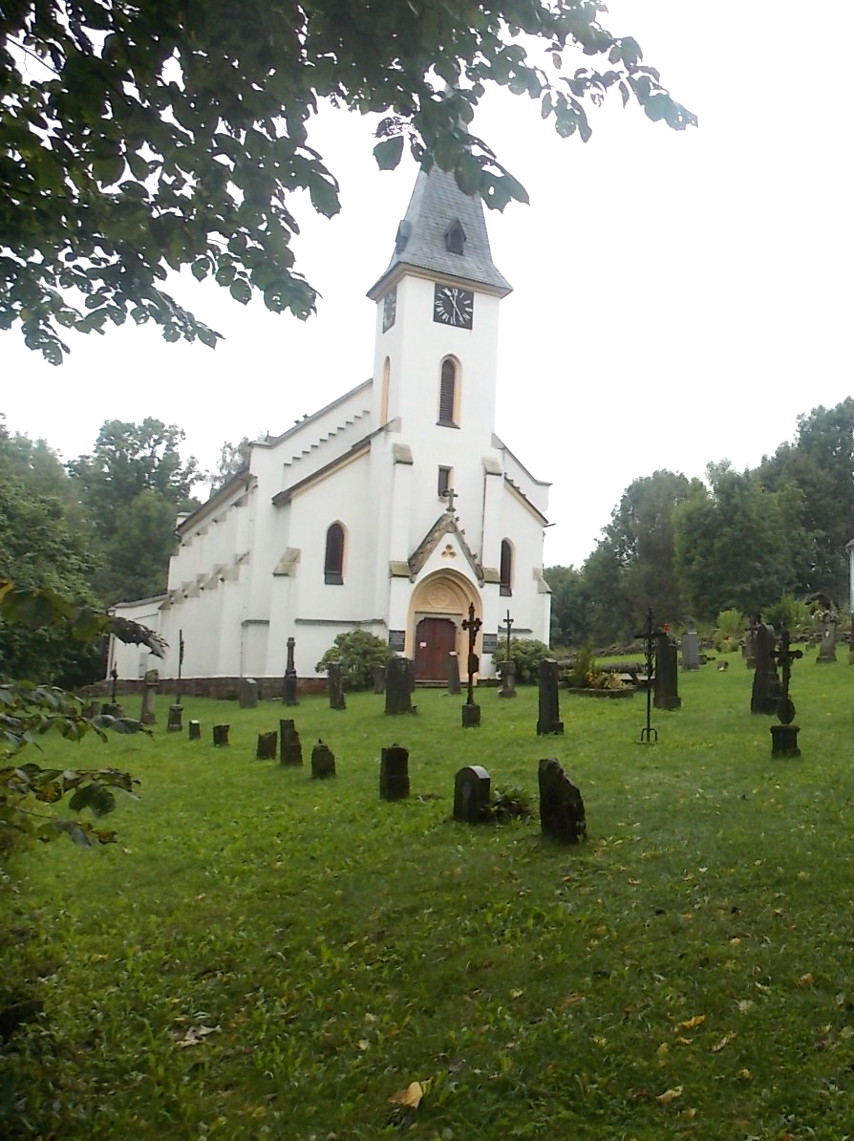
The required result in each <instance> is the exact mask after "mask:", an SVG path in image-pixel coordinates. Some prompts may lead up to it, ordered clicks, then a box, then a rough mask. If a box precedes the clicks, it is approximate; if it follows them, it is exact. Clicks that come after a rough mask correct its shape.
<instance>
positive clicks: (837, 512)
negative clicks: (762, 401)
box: [758, 396, 854, 602]
mask: <svg viewBox="0 0 854 1141" xmlns="http://www.w3.org/2000/svg"><path fill="white" fill-rule="evenodd" d="M758 474H759V477H760V478H761V479H762V481H763V483H764V484H765V486H766V487H768V488H769V489H771V490H779V489H781V488H783V487H785V486H787V485H789V484H794V485H795V486H797V487H799V488H800V489H801V491H802V492H803V496H804V515H803V519H804V526H805V527H806V529H807V531H809V533H810V538H811V542H812V545H813V550H812V554H811V557H810V558H809V559H807V560H805V563H804V566H803V573H802V575H801V576H800V578H799V581H798V583H797V588H798V590H799V591H800V593H802V594H805V593H807V592H809V591H818V590H820V591H823V592H824V593H826V594H829V595H830V596H831V597H832V598H834V599H835V600H837V601H838V602H842V601H843V600H844V599H847V595H848V569H847V560H846V556H845V544H846V543H847V542H848V540H849V539H850V538H851V536H852V534H854V398H852V397H850V396H849V397H848V398H847V399H845V400H843V401H842V402H841V403H840V404H837V405H835V407H833V408H824V407H822V406H819V407H818V408H813V410H812V412H810V414H809V415H808V416H807V415H802V416H799V417H798V431H797V436H796V438H795V441H794V443H785V444H781V445H780V447H779V448H778V449H777V451H776V452H775V453H774V455H773V456H771V457H767V456H766V457H764V458H763V460H762V463H761V464H760V466H759V469H758Z"/></svg>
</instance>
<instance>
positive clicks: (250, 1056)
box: [0, 653, 854, 1141]
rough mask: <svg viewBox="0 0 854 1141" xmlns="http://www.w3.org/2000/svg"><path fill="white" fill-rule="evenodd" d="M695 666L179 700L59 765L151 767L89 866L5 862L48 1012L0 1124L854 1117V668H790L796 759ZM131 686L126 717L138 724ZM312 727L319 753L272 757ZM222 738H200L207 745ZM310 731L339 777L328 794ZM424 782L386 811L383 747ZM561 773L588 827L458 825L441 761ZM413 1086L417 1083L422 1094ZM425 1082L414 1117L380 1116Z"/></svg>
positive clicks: (615, 1128) (209, 1133)
mask: <svg viewBox="0 0 854 1141" xmlns="http://www.w3.org/2000/svg"><path fill="white" fill-rule="evenodd" d="M730 661H731V665H730V669H729V671H728V672H726V673H718V672H717V671H715V669H714V666H706V667H704V669H703V670H701V671H700V672H699V673H692V674H680V676H679V686H680V695H681V697H682V699H683V708H682V709H681V710H679V711H677V712H670V713H665V712H657V711H655V710H653V725H654V726H655V727H656V728H657V729H658V733H659V739H658V742H657V743H656V744H654V745H650V746H645V745H641V744H639V743H638V738H639V734H640V730H641V728H642V727H643V725H644V723H645V713H646V702H645V697H644V696H643V695H642V694H638V695H637V696H636V697H635V698H634V699H632V700H624V701H606V700H593V699H589V698H585V697H581V696H569V695H566V694H562V695H561V715H562V718H563V721H564V723H565V726H566V731H565V735H564V736H563V737H549V738H539V739H538V738H537V737H536V734H535V725H536V720H537V694H536V690H535V689H533V688H530V689H522V690H520V692H519V696H518V698H517V699H516V700H514V701H503V700H501V699H499V697H498V693H497V690H494V689H481V690H479V691H478V694H477V700H478V702H479V704H480V705H481V708H482V711H483V723H482V725H481V726H480V727H479V728H472V729H463V728H462V727H461V724H460V707H461V701H462V700H463V699H464V696H465V695H464V694H463V697H462V698H457V697H450V696H447V695H446V694H444V693H443V692H441V691H434V690H428V691H418V693H417V694H416V695H415V700H416V701H417V705H418V712H417V714H416V715H415V716H411V717H410V716H402V717H396V718H389V717H386V715H385V714H384V703H383V701H384V699H383V698H382V697H375V696H373V695H371V694H351V695H348V698H347V702H348V707H347V709H346V711H340V712H339V711H336V712H333V711H330V710H329V708H328V703H327V702H326V700H325V699H324V698H321V697H316V698H304V699H303V700H302V701H301V704H300V705H299V707H298V708H296V709H292V710H283V709H282V706H281V705H280V703H278V702H264V703H262V704H261V705H260V706H259V707H258V708H257V709H254V710H241V709H239V708H237V706H236V704H235V703H233V702H229V703H226V702H220V703H215V702H210V701H203V700H191V699H186V700H185V708H184V725H185V727H186V724H187V722H188V720H189V719H190V718H191V717H196V718H199V719H200V721H201V722H202V740H201V741H200V742H192V741H189V740H188V739H187V736H186V730H185V732H184V733H183V734H167V733H166V731H165V725H166V710H167V705H168V703H169V702H170V700H171V699H170V698H168V697H166V696H160V697H158V699H157V702H158V704H157V719H158V723H157V728H156V732H155V736H154V737H153V738H150V739H149V738H144V737H129V738H118V739H113V740H111V742H110V744H109V746H102V745H100V744H98V743H97V742H94V743H92V744H91V745H90V744H88V743H87V744H85V745H84V746H74V745H72V744H70V743H68V742H64V741H62V740H60V739H57V740H50V739H45V741H44V753H43V754H42V755H41V756H38V755H37V756H36V757H34V758H33V759H38V760H39V761H40V763H43V764H44V763H53V762H57V763H59V764H68V765H71V764H78V765H80V764H83V763H84V761H85V763H86V764H112V765H115V766H117V767H120V768H123V769H128V770H130V771H131V772H133V773H134V775H135V776H137V777H138V778H139V780H140V786H139V794H140V799H139V800H138V801H132V800H129V799H127V798H125V799H123V800H122V801H121V802H120V804H119V806H118V809H117V811H116V812H115V814H114V815H113V817H112V818H110V826H111V827H115V828H116V829H117V830H118V834H119V842H118V844H115V845H110V846H106V847H101V848H98V849H94V850H91V851H83V850H80V849H78V848H74V847H73V846H72V845H71V844H67V843H55V844H52V845H48V846H42V847H39V848H36V849H29V850H25V851H22V852H20V853H19V854H17V855H15V856H14V858H13V859H12V861H11V863H10V864H9V865H8V867H7V871H8V872H9V878H8V879H7V881H6V883H5V885H4V886H3V888H2V892H3V897H4V898H3V900H2V904H3V912H2V914H3V916H4V918H3V920H2V930H0V939H2V954H3V962H4V971H3V979H2V983H0V988H2V991H1V992H0V998H2V1002H0V1006H3V1005H6V1004H7V1003H8V1002H9V1001H10V999H11V997H12V996H15V995H18V996H19V997H35V998H37V999H38V1000H39V1001H40V1002H41V1003H42V1004H43V1011H42V1014H41V1016H40V1018H39V1019H37V1020H35V1021H33V1022H30V1023H27V1024H26V1025H24V1026H23V1027H21V1028H20V1029H19V1030H18V1031H17V1032H16V1033H15V1034H14V1036H13V1037H12V1038H11V1039H10V1040H9V1041H8V1042H6V1043H5V1045H0V1121H2V1122H3V1126H2V1130H0V1132H2V1134H3V1136H4V1138H19V1137H20V1138H43V1139H47V1138H57V1139H61V1141H77V1139H79V1141H92V1139H93V1138H98V1139H104V1141H124V1139H125V1138H128V1139H131V1138H134V1139H137V1138H151V1139H155V1141H163V1139H165V1138H169V1139H170V1141H172V1139H183V1138H187V1139H189V1138H193V1139H196V1138H200V1137H221V1138H223V1139H224V1141H243V1139H247V1141H248V1139H250V1138H263V1137H270V1138H281V1139H287V1141H310V1139H316V1141H325V1139H328V1138H336V1139H338V1141H349V1139H357V1138H359V1139H360V1138H376V1137H381V1136H386V1135H388V1136H397V1135H399V1134H402V1133H411V1135H412V1136H413V1137H415V1138H418V1137H421V1138H435V1139H442V1141H452V1139H456V1141H473V1139H478V1141H480V1139H495V1141H498V1139H502V1141H503V1139H505V1138H516V1137H519V1138H540V1139H542V1138H581V1139H582V1141H583V1139H587V1138H597V1139H599V1138H601V1139H603V1141H605V1139H617V1138H626V1139H628V1138H635V1139H637V1141H653V1139H655V1141H661V1139H662V1138H677V1137H687V1138H697V1139H698V1141H738V1139H745V1141H746V1139H748V1138H749V1139H754V1141H758V1139H763V1141H764V1139H766V1138H767V1139H772V1138H773V1139H782V1138H791V1139H798V1141H802V1139H805V1138H819V1139H826V1141H830V1139H833V1141H839V1139H841V1138H843V1137H845V1136H847V1135H849V1134H850V1133H851V1128H852V1126H851V1122H852V1108H851V1107H852V1104H854V1103H852V1097H854V898H853V897H854V869H852V844H851V824H850V821H851V815H852V798H854V766H852V764H851V729H850V724H851V716H852V699H851V692H852V687H854V669H851V668H849V667H848V666H847V664H845V662H844V661H842V660H841V661H840V662H839V663H837V664H835V665H821V666H819V665H816V664H815V662H814V654H812V653H811V654H810V656H808V657H807V658H805V659H804V660H803V661H802V662H798V663H797V664H796V666H795V668H794V671H793V686H792V695H793V697H794V700H795V703H796V705H797V707H798V713H797V718H796V720H797V722H798V724H799V725H800V726H801V734H800V744H801V748H802V750H803V755H802V756H801V757H800V758H797V759H790V760H774V759H772V758H771V737H770V733H769V728H770V725H771V724H772V723H773V719H772V718H770V717H766V716H757V715H751V714H750V712H749V706H750V689H751V678H752V675H751V674H750V673H749V672H748V671H747V670H746V669H745V668H744V667H743V665H742V664H741V661H740V659H738V658H735V657H733V658H731V659H730ZM137 702H138V699H137V698H134V699H132V701H131V699H128V701H127V708H128V710H130V711H131V712H136V708H137ZM283 715H287V716H293V717H294V719H295V721H296V725H297V729H298V730H299V732H300V735H301V738H302V743H303V751H304V754H305V758H306V764H305V767H304V768H302V769H293V768H283V767H281V766H279V765H278V764H277V763H276V762H270V761H257V760H255V757H254V754H255V744H256V738H257V734H258V732H260V731H262V730H266V729H273V728H277V727H278V719H279V717H280V716H283ZM218 721H227V722H229V723H230V725H231V738H230V739H231V744H230V746H229V747H228V748H227V749H214V748H213V746H212V745H211V744H210V739H211V726H212V725H213V724H214V723H216V722H218ZM320 736H322V737H323V739H324V740H325V741H326V742H327V743H328V744H329V745H330V747H331V748H332V751H333V752H334V754H335V758H336V765H337V770H338V775H337V777H336V778H335V779H334V780H331V781H328V782H314V781H312V780H310V779H309V777H310V765H309V755H310V750H311V745H312V743H313V742H315V741H316V740H317V738H318V737H320ZM395 742H397V743H400V744H402V745H406V746H407V747H408V748H409V749H410V775H411V781H412V794H413V795H412V797H411V798H410V799H409V800H408V801H404V802H398V803H391V804H389V803H384V802H380V801H379V799H378V770H379V755H380V749H381V748H382V747H383V746H385V745H390V744H392V743H395ZM546 756H556V757H557V758H558V759H559V760H560V761H561V763H562V764H563V765H564V767H565V769H566V771H567V773H568V774H569V775H570V776H571V777H572V778H573V779H574V780H575V781H576V783H577V784H578V785H579V787H580V789H581V791H582V794H583V797H584V801H585V806H586V810H587V821H588V830H589V839H588V841H587V842H586V844H584V845H581V846H579V847H575V848H560V847H556V846H554V845H553V844H551V843H547V842H544V841H543V840H542V839H541V838H540V833H539V823H538V820H537V818H536V815H535V816H534V817H533V818H532V819H530V820H528V821H517V822H514V823H511V824H507V825H502V826H494V825H482V826H478V827H470V826H465V825H461V824H455V823H453V822H452V821H451V820H450V816H451V812H452V806H453V784H454V774H455V772H456V770H457V769H458V768H459V767H461V766H462V765H463V764H467V763H474V764H481V765H484V766H485V767H486V768H487V769H488V770H489V772H490V774H491V776H492V781H493V787H495V786H496V785H497V786H499V787H504V788H506V787H509V786H516V787H521V788H524V789H526V790H527V791H528V792H529V793H530V794H531V795H532V797H533V800H534V808H535V810H536V793H537V778H536V772H537V761H538V759H539V758H541V757H546ZM415 1082H417V1083H419V1086H420V1090H419V1088H416V1087H415V1086H412V1085H411V1083H415ZM407 1089H409V1092H410V1100H411V1101H412V1102H416V1101H417V1100H418V1095H419V1092H420V1094H421V1100H420V1104H418V1105H417V1108H416V1107H415V1106H414V1105H410V1106H406V1105H402V1104H397V1103H395V1102H394V1101H392V1100H391V1099H393V1098H394V1097H395V1096H396V1095H398V1094H402V1091H405V1090H407Z"/></svg>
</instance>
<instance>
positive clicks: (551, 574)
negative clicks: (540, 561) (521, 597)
mask: <svg viewBox="0 0 854 1141" xmlns="http://www.w3.org/2000/svg"><path fill="white" fill-rule="evenodd" d="M544 576H545V580H546V582H547V583H548V584H549V586H550V587H551V592H552V620H551V634H550V639H551V644H552V645H553V646H580V645H583V643H584V642H586V641H587V639H588V638H589V637H590V615H589V613H588V611H589V606H590V599H589V590H588V586H587V582H586V580H585V577H584V572H583V571H581V570H578V569H576V568H575V567H573V566H569V567H563V566H554V567H546V569H545V571H544Z"/></svg>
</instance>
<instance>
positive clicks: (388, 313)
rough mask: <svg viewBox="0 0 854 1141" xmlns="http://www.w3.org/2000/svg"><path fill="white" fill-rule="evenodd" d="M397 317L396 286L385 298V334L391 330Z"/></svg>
mask: <svg viewBox="0 0 854 1141" xmlns="http://www.w3.org/2000/svg"><path fill="white" fill-rule="evenodd" d="M396 316H397V286H396V285H395V286H394V287H393V288H392V289H390V290H389V291H388V293H387V294H386V295H385V297H384V298H383V332H386V330H387V329H390V328H391V327H392V325H393V324H394V319H395V317H396Z"/></svg>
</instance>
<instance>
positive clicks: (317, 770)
mask: <svg viewBox="0 0 854 1141" xmlns="http://www.w3.org/2000/svg"><path fill="white" fill-rule="evenodd" d="M311 775H312V778H313V779H314V780H328V779H329V777H334V776H335V756H334V754H333V752H332V750H331V749H330V748H329V746H328V745H326V744H324V742H323V741H320V740H318V742H317V744H316V745H315V746H314V748H313V749H312V750H311Z"/></svg>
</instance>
